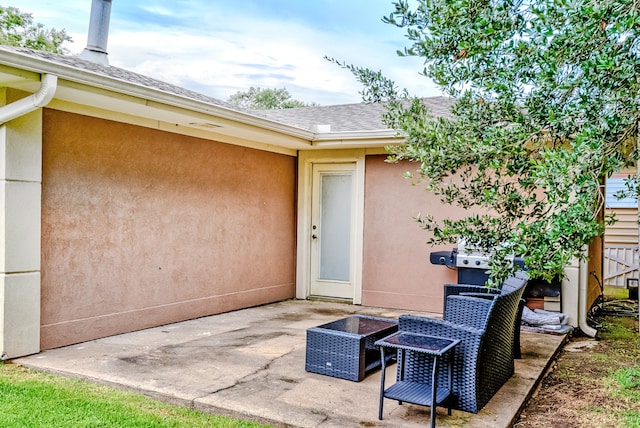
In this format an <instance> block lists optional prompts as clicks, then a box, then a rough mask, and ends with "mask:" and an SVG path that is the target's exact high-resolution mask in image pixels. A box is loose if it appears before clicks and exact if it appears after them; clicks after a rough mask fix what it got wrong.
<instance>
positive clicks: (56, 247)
mask: <svg viewBox="0 0 640 428" xmlns="http://www.w3.org/2000/svg"><path fill="white" fill-rule="evenodd" d="M295 165H296V160H295V158H293V157H290V156H286V155H280V154H274V153H269V152H264V151H260V150H255V149H248V148H243V147H238V146H233V145H228V144H222V143H217V142H212V141H205V140H201V139H197V138H190V137H185V136H180V135H177V134H172V133H167V132H161V131H157V130H151V129H147V128H142V127H137V126H132V125H126V124H122V123H117V122H112V121H108V120H102V119H95V118H90V117H85V116H80V115H75V114H70V113H64V112H60V111H54V110H50V109H47V110H45V112H44V138H43V192H42V330H41V337H42V339H41V347H42V349H48V348H53V347H58V346H62V345H67V344H72V343H77V342H80V341H86V340H90V339H94V338H98V337H105V336H109V335H113V334H117V333H122V332H126V331H132V330H137V329H142V328H147V327H150V326H157V325H162V324H165V323H169V322H174V321H179V320H185V319H190V318H196V317H199V316H205V315H209V314H215V313H220V312H224V311H229V310H233V309H238V308H245V307H249V306H254V305H258V304H263V303H268V302H274V301H278V300H283V299H287V298H291V297H293V296H294V278H295V273H294V272H295V208H294V207H295V201H294V195H295V194H296V192H295V185H296V184H295V177H296V170H295V168H296V166H295Z"/></svg>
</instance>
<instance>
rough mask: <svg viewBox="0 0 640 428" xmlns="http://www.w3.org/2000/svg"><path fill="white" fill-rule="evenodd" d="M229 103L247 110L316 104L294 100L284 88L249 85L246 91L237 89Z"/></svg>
mask: <svg viewBox="0 0 640 428" xmlns="http://www.w3.org/2000/svg"><path fill="white" fill-rule="evenodd" d="M228 101H229V102H230V103H231V104H234V105H236V106H238V107H242V108H246V109H249V110H272V109H283V108H297V107H310V106H315V105H317V104H315V103H311V104H307V103H305V102H303V101H298V100H294V99H292V98H291V94H290V93H289V91H288V90H287V89H286V88H282V89H275V88H274V89H262V88H259V87H253V86H252V87H250V88H249V90H248V91H244V92H241V91H238V92H236V93H235V94H233V95H231V96H230V97H229V99H228Z"/></svg>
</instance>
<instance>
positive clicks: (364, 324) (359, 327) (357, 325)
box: [318, 316, 397, 336]
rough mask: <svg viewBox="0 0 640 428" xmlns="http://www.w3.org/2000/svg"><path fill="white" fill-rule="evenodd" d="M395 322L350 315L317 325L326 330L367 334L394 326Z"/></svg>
mask: <svg viewBox="0 0 640 428" xmlns="http://www.w3.org/2000/svg"><path fill="white" fill-rule="evenodd" d="M396 325H397V323H396V322H394V321H392V320H389V321H384V320H378V319H371V318H366V317H358V316H351V317H347V318H343V319H340V320H337V321H333V322H330V323H328V324H324V325H321V326H319V327H318V328H324V329H327V330H336V331H344V332H345V333H353V334H361V335H364V336H366V335H368V334H373V333H377V332H379V331H382V330H385V329H387V328H389V327H394V326H396Z"/></svg>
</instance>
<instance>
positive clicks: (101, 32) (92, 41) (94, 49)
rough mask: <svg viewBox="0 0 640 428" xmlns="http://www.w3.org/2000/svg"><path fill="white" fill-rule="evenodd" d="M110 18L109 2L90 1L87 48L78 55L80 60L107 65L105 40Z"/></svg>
mask: <svg viewBox="0 0 640 428" xmlns="http://www.w3.org/2000/svg"><path fill="white" fill-rule="evenodd" d="M110 18H111V0H92V2H91V17H90V19H89V36H88V38H87V47H86V48H84V50H83V51H82V53H81V54H80V58H82V59H86V60H88V61H92V62H95V63H98V64H100V65H105V66H108V65H109V57H108V54H107V39H108V37H109V20H110Z"/></svg>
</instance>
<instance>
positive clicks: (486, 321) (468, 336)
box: [397, 273, 526, 413]
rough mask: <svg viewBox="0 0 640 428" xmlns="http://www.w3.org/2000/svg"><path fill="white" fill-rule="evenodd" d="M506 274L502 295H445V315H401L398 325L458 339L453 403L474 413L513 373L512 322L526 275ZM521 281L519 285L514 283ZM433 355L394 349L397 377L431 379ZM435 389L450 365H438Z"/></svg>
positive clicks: (444, 383) (445, 379)
mask: <svg viewBox="0 0 640 428" xmlns="http://www.w3.org/2000/svg"><path fill="white" fill-rule="evenodd" d="M516 275H517V276H516V279H517V280H516V279H509V280H508V281H507V282H506V283H505V284H504V286H503V287H502V290H501V293H500V294H486V295H484V296H474V295H471V296H469V295H452V296H448V297H447V303H446V312H445V313H444V315H443V319H442V320H439V319H432V318H426V317H418V316H414V315H402V316H401V317H400V319H399V330H400V331H407V332H411V333H420V334H425V335H429V336H439V337H446V338H450V339H459V340H460V341H461V342H460V344H459V345H458V346H457V347H456V349H455V354H454V361H453V393H454V401H453V403H449V404H450V405H451V407H452V408H454V409H458V410H462V411H465V412H469V413H478V411H480V409H482V408H483V407H484V406H485V405H486V404H487V402H488V401H489V400H490V399H491V397H493V395H494V394H495V393H496V392H497V391H498V390H499V389H500V388H501V387H502V385H504V383H505V382H506V381H507V380H508V379H509V378H510V377H511V376H512V375H513V372H514V361H513V331H514V330H513V326H514V323H515V320H516V317H517V312H518V306H519V303H520V300H521V298H522V294H523V293H524V289H525V285H526V274H524V273H518V274H516ZM518 285H519V286H518ZM431 368H432V357H430V356H428V355H425V354H418V353H415V352H411V351H402V352H399V353H398V368H397V370H398V372H397V373H398V379H400V375H401V373H402V371H404V380H406V381H413V382H420V383H425V384H429V383H430V382H431V375H430V370H431ZM438 370H439V371H438V374H437V379H438V380H437V382H438V388H441V387H442V388H446V386H447V385H448V382H449V379H448V376H449V375H448V370H447V369H446V368H445V367H442V366H440V367H439V369H438Z"/></svg>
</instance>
